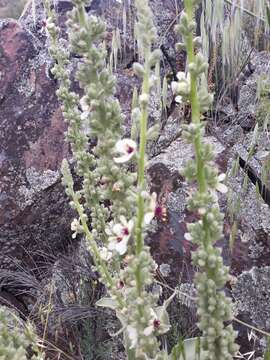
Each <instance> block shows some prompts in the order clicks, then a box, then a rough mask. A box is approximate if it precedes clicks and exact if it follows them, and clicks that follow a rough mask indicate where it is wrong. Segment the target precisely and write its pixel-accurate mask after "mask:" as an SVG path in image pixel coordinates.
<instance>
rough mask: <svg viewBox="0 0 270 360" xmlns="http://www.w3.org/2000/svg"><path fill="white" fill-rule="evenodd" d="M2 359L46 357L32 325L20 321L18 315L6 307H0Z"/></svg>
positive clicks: (0, 354)
mask: <svg viewBox="0 0 270 360" xmlns="http://www.w3.org/2000/svg"><path fill="white" fill-rule="evenodd" d="M40 345H41V342H40ZM30 353H31V354H30ZM0 359H2V360H27V359H31V360H44V359H45V354H44V353H42V352H41V351H40V348H39V340H38V338H37V336H36V334H35V332H34V329H33V328H32V326H31V325H30V324H27V325H25V324H22V323H20V321H19V319H18V318H17V316H16V315H15V314H13V313H12V312H9V311H8V309H5V308H4V307H3V308H1V309H0Z"/></svg>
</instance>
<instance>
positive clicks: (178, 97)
mask: <svg viewBox="0 0 270 360" xmlns="http://www.w3.org/2000/svg"><path fill="white" fill-rule="evenodd" d="M174 101H175V102H176V103H177V104H182V102H183V98H182V96H180V95H177V96H176V97H175V99H174Z"/></svg>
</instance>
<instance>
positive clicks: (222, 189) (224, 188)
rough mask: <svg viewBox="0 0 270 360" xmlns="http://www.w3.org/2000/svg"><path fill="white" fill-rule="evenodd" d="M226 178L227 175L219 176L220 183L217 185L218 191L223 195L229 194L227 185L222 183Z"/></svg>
mask: <svg viewBox="0 0 270 360" xmlns="http://www.w3.org/2000/svg"><path fill="white" fill-rule="evenodd" d="M225 178H226V174H220V175H219V176H218V183H217V185H216V190H217V191H219V192H221V193H222V194H226V193H227V192H228V188H227V186H226V185H225V184H222V181H224V180H225Z"/></svg>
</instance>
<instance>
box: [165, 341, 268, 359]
mask: <svg viewBox="0 0 270 360" xmlns="http://www.w3.org/2000/svg"><path fill="white" fill-rule="evenodd" d="M202 339H203V338H201V337H196V338H190V339H186V340H184V341H183V340H182V339H180V340H179V342H178V343H177V344H176V345H175V346H174V348H173V349H172V352H171V355H170V360H200V359H203V358H201V355H205V352H204V351H202V350H201V340H202ZM267 360H268V359H267Z"/></svg>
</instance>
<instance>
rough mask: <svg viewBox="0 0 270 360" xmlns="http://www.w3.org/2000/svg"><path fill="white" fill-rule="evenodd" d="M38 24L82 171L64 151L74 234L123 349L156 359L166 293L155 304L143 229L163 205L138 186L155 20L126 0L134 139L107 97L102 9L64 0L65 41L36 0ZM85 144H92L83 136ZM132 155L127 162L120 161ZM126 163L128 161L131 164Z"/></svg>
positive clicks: (111, 82) (111, 87)
mask: <svg viewBox="0 0 270 360" xmlns="http://www.w3.org/2000/svg"><path fill="white" fill-rule="evenodd" d="M44 5H45V9H46V13H47V20H46V32H47V35H48V38H49V40H50V54H51V56H52V58H53V59H54V61H55V65H54V67H53V69H52V70H51V71H52V74H53V75H54V76H55V78H56V79H57V80H58V82H59V89H58V91H57V96H58V98H59V100H60V101H61V103H62V111H63V116H64V119H65V121H67V123H68V131H67V139H68V141H69V143H70V144H71V149H72V154H73V159H74V163H75V168H74V171H75V172H76V174H77V175H78V176H79V177H80V178H81V179H82V186H81V188H80V189H79V190H75V189H74V180H73V176H72V173H71V170H70V167H69V164H68V162H67V161H66V160H65V161H63V166H62V173H63V184H64V185H65V188H66V193H67V195H68V196H69V197H70V199H71V201H70V204H71V206H72V208H74V209H75V210H76V211H77V214H78V218H76V219H74V221H73V222H72V224H71V228H72V230H73V237H76V236H77V234H82V235H83V236H84V237H85V239H86V241H87V244H88V247H89V251H90V252H91V255H92V257H93V260H94V263H95V267H96V270H97V271H98V272H99V274H100V279H101V281H102V282H103V284H104V285H105V287H106V290H107V295H106V297H105V298H102V299H100V300H99V301H98V302H97V305H99V306H105V307H108V308H111V309H113V310H114V311H115V312H116V315H117V317H118V319H119V320H120V323H121V330H120V332H119V334H120V333H121V332H122V333H123V339H124V345H125V349H126V353H127V357H128V359H136V360H137V359H138V360H140V359H142V360H143V359H153V360H154V359H156V360H164V359H165V358H167V353H166V352H165V351H163V350H161V349H160V343H159V340H158V336H159V335H161V334H164V333H166V332H167V331H168V330H169V329H170V324H169V318H168V314H167V311H166V308H167V306H168V305H169V303H170V301H171V299H172V297H173V296H172V297H171V298H169V299H167V300H166V301H165V302H164V303H163V305H161V306H158V305H157V304H158V300H159V295H157V294H156V293H154V292H151V291H150V287H151V285H152V284H153V282H154V274H155V270H156V264H155V262H154V261H153V259H152V257H151V255H150V251H149V247H148V246H146V245H145V242H144V239H145V234H146V231H147V227H148V225H149V223H150V221H151V220H152V219H153V218H154V217H155V216H159V215H161V214H162V212H163V209H162V208H160V207H159V206H157V203H156V194H150V193H149V192H148V191H147V186H146V181H145V167H146V162H147V157H146V146H147V137H148V135H149V133H151V131H152V130H151V128H150V129H149V128H148V121H147V120H148V105H149V98H150V93H151V89H152V88H153V87H154V86H155V82H156V79H155V74H154V72H153V71H152V69H155V66H156V64H157V63H158V62H159V59H160V52H159V51H158V50H155V51H153V50H152V46H153V43H154V41H155V39H156V29H155V27H154V25H153V21H152V13H151V9H150V7H149V5H148V1H146V0H135V6H136V9H137V22H136V28H135V33H136V39H137V45H138V51H139V58H140V60H141V63H135V64H134V72H135V74H136V75H137V76H139V77H140V78H141V79H142V89H141V92H140V93H139V94H138V96H137V100H136V101H134V107H133V111H132V117H133V120H134V121H136V122H137V123H138V124H139V126H138V137H139V145H137V142H136V141H135V140H134V139H129V138H124V139H122V138H121V125H122V117H121V109H120V106H119V103H118V101H117V99H116V98H115V97H114V92H115V78H114V76H113V75H112V73H111V71H110V69H108V68H107V66H106V58H107V54H106V51H105V50H104V46H103V44H102V43H103V40H104V37H105V26H104V23H103V22H102V20H101V19H99V18H97V17H95V16H88V14H87V13H86V11H85V6H86V5H89V1H88V0H73V5H74V7H73V9H72V11H71V12H70V13H69V15H68V21H67V28H68V34H69V44H70V46H69V48H62V47H61V46H60V45H59V28H58V27H57V25H56V15H55V12H54V10H53V7H52V6H51V4H50V1H49V0H45V1H44ZM71 53H77V54H78V55H79V56H80V61H79V64H78V66H77V68H76V80H77V81H78V82H79V85H80V88H81V90H82V93H83V95H82V96H81V97H80V96H79V95H78V94H76V93H75V92H73V91H72V89H71V80H70V74H69V71H68V69H70V68H71V66H70V65H71V64H69V58H70V54H71ZM90 144H95V145H93V146H91V145H90ZM131 161H132V164H133V165H134V163H137V166H135V168H136V171H133V172H132V171H130V170H129V169H128V166H127V164H128V163H129V162H131ZM133 167H134V166H133Z"/></svg>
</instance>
